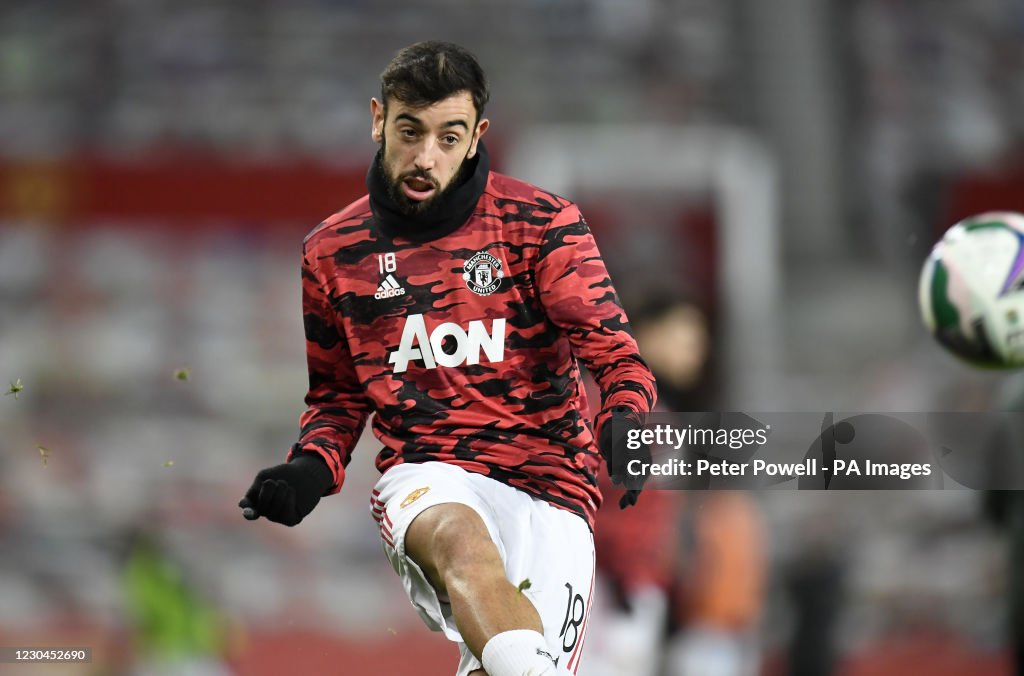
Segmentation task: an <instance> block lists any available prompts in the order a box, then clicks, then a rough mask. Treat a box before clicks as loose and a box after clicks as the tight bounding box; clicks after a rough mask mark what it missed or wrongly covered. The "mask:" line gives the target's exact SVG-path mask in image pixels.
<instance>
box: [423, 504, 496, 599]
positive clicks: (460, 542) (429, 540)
mask: <svg viewBox="0 0 1024 676" xmlns="http://www.w3.org/2000/svg"><path fill="white" fill-rule="evenodd" d="M406 553H407V554H408V555H409V556H410V557H411V558H412V559H413V560H414V561H416V563H417V564H419V565H420V567H422V568H424V570H425V572H427V573H428V575H430V576H431V577H432V578H435V579H432V580H431V581H432V582H435V581H436V582H439V583H441V584H442V585H444V583H445V581H446V580H447V579H448V578H450V577H451V576H456V577H458V576H461V575H463V574H473V575H480V574H481V573H483V572H485V571H486V569H487V567H488V566H489V564H495V565H497V566H498V567H499V569H500V570H501V571H502V572H503V571H504V566H503V565H502V563H501V557H500V556H499V554H498V549H497V547H496V546H495V544H494V541H493V540H491V536H490V533H489V532H488V531H487V526H486V525H485V524H484V522H483V520H482V519H481V518H480V515H479V514H477V513H476V511H474V510H473V509H472V508H470V507H467V506H466V505H462V504H458V503H445V504H440V505H435V506H434V507H431V508H430V509H427V510H425V511H424V512H423V513H422V514H420V515H419V516H418V517H416V519H415V520H414V521H413V522H412V524H411V525H410V526H409V531H408V533H407V534H406Z"/></svg>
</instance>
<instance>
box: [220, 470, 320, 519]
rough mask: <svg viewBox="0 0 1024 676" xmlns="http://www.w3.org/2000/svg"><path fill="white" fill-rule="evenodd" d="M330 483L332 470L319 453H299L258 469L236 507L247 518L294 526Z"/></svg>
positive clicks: (311, 509)
mask: <svg viewBox="0 0 1024 676" xmlns="http://www.w3.org/2000/svg"><path fill="white" fill-rule="evenodd" d="M333 483H334V477H333V476H332V475H331V470H330V469H329V468H328V467H327V463H325V462H324V461H323V460H322V459H321V458H320V456H318V455H315V454H313V453H301V454H298V455H296V456H295V457H294V458H292V461H291V462H288V463H284V464H281V465H275V466H274V467H268V468H267V469H265V470H262V471H260V472H259V474H257V475H256V479H255V480H253V482H252V485H251V486H250V487H249V490H247V491H246V492H245V497H243V498H242V499H241V500H239V501H238V506H239V507H241V508H242V515H243V516H244V517H245V518H246V519H249V520H255V519H258V518H260V517H261V516H263V517H266V518H267V519H270V520H271V521H276V522H277V523H283V524H284V525H286V526H294V525H296V524H298V523H299V522H301V521H302V520H303V519H304V518H306V515H308V514H309V513H310V512H312V511H313V508H314V507H316V505H317V503H318V502H320V498H321V497H323V495H324V494H325V493H326V492H327V491H328V490H329V489H330V487H331V485H332V484H333Z"/></svg>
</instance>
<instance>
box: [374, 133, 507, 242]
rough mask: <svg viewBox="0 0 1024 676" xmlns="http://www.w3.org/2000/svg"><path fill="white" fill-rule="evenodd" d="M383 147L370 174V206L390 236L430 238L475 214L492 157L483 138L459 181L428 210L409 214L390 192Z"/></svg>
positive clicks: (450, 231) (458, 178)
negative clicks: (384, 167)
mask: <svg viewBox="0 0 1024 676" xmlns="http://www.w3.org/2000/svg"><path fill="white" fill-rule="evenodd" d="M381 155H382V150H378V151H377V155H376V156H375V157H374V158H373V163H372V164H371V165H370V170H369V172H367V174H366V187H367V189H368V190H369V192H370V209H371V210H372V211H373V216H374V219H376V221H377V225H378V226H379V227H380V229H381V231H382V232H383V233H384V234H385V235H387V236H388V237H390V238H392V239H394V238H395V237H405V238H406V239H411V240H413V241H416V242H429V241H431V240H435V239H438V238H440V237H444V236H445V235H447V234H450V233H452V232H455V231H456V230H458V229H459V228H460V227H461V226H462V225H463V224H464V223H465V222H466V221H467V220H469V217H470V216H472V215H473V210H474V209H475V208H476V203H477V202H478V201H479V200H480V195H482V194H483V192H484V188H485V187H486V186H487V176H488V173H489V172H490V160H489V158H488V156H487V149H486V148H485V147H484V144H483V142H478V143H477V146H476V155H475V156H474V157H473V158H472V159H468V160H466V161H465V170H464V171H460V173H459V174H457V175H456V178H455V179H454V180H458V181H459V183H458V184H456V185H455V187H454V188H453V189H452V190H450V191H448V192H446V193H445V194H443V195H441V196H440V197H439V198H438V199H437V202H436V203H435V204H433V205H431V207H430V208H429V209H427V210H426V211H423V212H421V213H418V214H412V215H409V214H406V213H403V212H402V211H401V209H399V207H398V204H396V203H395V201H394V200H393V199H392V198H391V193H390V192H388V185H387V179H386V178H385V176H384V170H383V167H382V161H381V160H382V158H381Z"/></svg>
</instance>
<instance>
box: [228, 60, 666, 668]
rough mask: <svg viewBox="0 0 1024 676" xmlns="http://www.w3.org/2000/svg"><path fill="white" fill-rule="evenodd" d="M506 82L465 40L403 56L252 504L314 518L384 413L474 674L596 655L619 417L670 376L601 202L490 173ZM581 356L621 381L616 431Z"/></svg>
mask: <svg viewBox="0 0 1024 676" xmlns="http://www.w3.org/2000/svg"><path fill="white" fill-rule="evenodd" d="M487 100H488V90H487V84H486V81H485V77H484V73H483V71H482V69H481V68H480V66H479V64H478V63H477V61H476V59H475V58H474V57H473V56H472V55H471V54H470V53H469V52H467V51H466V50H464V49H463V48H461V47H459V46H457V45H454V44H451V43H444V42H436V41H428V42H421V43H417V44H415V45H412V46H410V47H407V48H405V49H403V50H401V51H400V52H399V53H398V54H397V55H396V56H395V57H394V59H393V60H392V61H391V63H390V64H389V65H388V66H387V68H386V69H385V71H384V73H383V74H382V76H381V99H380V100H377V99H372V100H371V106H370V110H371V122H372V125H371V133H372V137H373V139H374V140H375V141H377V142H378V143H379V144H380V150H379V152H378V154H377V156H376V158H375V159H374V161H373V164H372V166H371V168H370V170H369V173H368V175H367V187H368V188H369V194H368V195H367V196H365V197H363V198H361V199H360V200H358V201H356V202H354V203H353V204H352V205H350V206H348V207H347V208H345V209H344V210H342V211H341V212H338V213H337V214H335V215H334V216H332V217H330V218H329V219H328V220H326V221H324V222H323V223H321V224H320V225H319V226H318V227H317V228H316V229H315V230H314V231H313V232H312V233H311V234H310V235H309V236H308V237H307V238H306V241H305V247H304V258H303V265H302V280H303V313H304V317H305V329H306V338H307V355H308V362H309V381H310V387H309V393H308V395H307V397H306V403H307V405H308V409H307V410H306V412H305V413H304V414H303V416H302V419H301V428H302V429H301V434H300V439H299V442H298V443H297V444H295V445H294V447H293V448H292V450H291V452H290V453H289V454H288V461H287V462H286V463H284V464H281V465H277V466H274V467H271V468H268V469H265V470H263V471H261V472H260V473H259V474H258V475H257V476H256V478H255V480H254V481H253V483H252V486H251V487H250V488H249V489H248V491H247V492H246V494H245V497H244V498H243V499H242V500H241V501H240V503H239V506H240V507H242V508H243V510H244V514H245V516H246V518H250V519H255V518H258V517H259V516H264V517H266V518H268V519H270V520H272V521H276V522H279V523H283V524H285V525H288V526H294V525H296V524H298V523H299V522H301V521H302V519H303V518H304V517H305V516H306V515H308V514H309V513H310V512H311V511H312V509H313V508H314V507H315V506H316V504H317V503H318V502H319V500H320V498H321V497H322V496H324V495H327V494H331V493H334V492H337V491H338V490H340V488H341V485H342V483H343V482H344V479H345V467H346V466H347V465H348V462H349V460H350V457H351V451H352V448H353V446H354V445H355V442H356V440H357V439H358V437H359V434H360V432H361V431H362V428H363V426H364V425H365V423H366V420H367V418H368V416H369V414H370V413H371V412H374V413H376V416H375V418H374V423H373V430H374V432H375V434H376V436H377V437H378V438H379V439H380V440H381V442H382V443H383V444H384V449H383V450H382V451H381V453H380V455H379V456H378V458H377V468H378V469H379V470H380V471H381V472H382V474H383V476H382V477H381V479H380V481H379V482H378V483H377V486H376V487H375V489H374V490H373V494H372V498H371V511H372V514H373V516H374V518H375V520H376V521H377V522H378V524H379V527H380V531H379V532H380V538H381V540H382V542H383V546H384V551H385V553H386V555H387V557H388V560H389V562H390V563H391V564H392V567H393V568H394V569H395V572H396V573H397V574H398V575H399V576H400V577H401V578H402V583H403V586H404V588H405V590H406V592H407V593H408V595H409V598H410V600H411V602H412V603H413V605H414V606H415V607H416V609H417V611H418V612H419V613H420V616H421V617H422V619H423V620H424V622H425V623H426V624H427V626H429V627H430V628H431V629H433V630H435V631H443V632H444V634H445V636H446V637H447V638H448V639H449V640H451V641H453V642H455V643H456V644H457V645H458V646H459V651H460V654H461V658H460V662H459V666H458V671H457V673H458V674H459V676H465V675H466V674H473V675H474V676H478V675H480V674H484V673H485V672H484V670H485V669H486V673H487V674H489V675H490V676H523V675H526V674H530V675H533V676H542V675H544V674H556V673H558V674H568V673H575V672H576V671H577V670H578V668H579V664H580V655H581V646H582V644H583V639H584V636H585V632H586V623H587V618H588V615H589V610H590V606H591V593H592V589H593V578H594V549H593V537H592V534H591V528H592V524H593V519H594V517H595V513H596V511H597V508H598V506H599V505H600V502H601V494H600V491H599V489H598V486H597V479H596V473H597V469H598V466H599V464H600V458H601V456H602V455H603V456H604V457H605V458H606V459H607V460H608V461H609V462H611V459H612V456H611V450H612V446H613V436H612V422H613V421H614V422H615V426H616V428H617V432H616V433H617V434H618V432H619V431H623V430H627V429H631V428H635V427H636V426H638V425H639V419H640V416H641V415H642V414H645V413H646V412H648V411H649V410H650V408H651V406H653V403H654V395H655V391H654V380H653V378H652V376H651V373H650V371H649V370H648V368H647V366H646V365H645V363H644V362H643V360H642V359H641V358H640V355H639V353H638V350H637V346H636V343H635V341H634V340H633V338H632V336H631V335H630V332H629V325H628V323H627V320H626V316H625V313H624V312H623V310H622V307H621V305H620V303H619V301H618V298H617V296H616V294H615V292H614V290H613V288H612V285H611V281H610V279H609V277H608V274H607V272H606V269H605V266H604V263H603V261H602V259H601V257H600V255H599V253H598V251H597V248H596V246H595V244H594V240H593V237H592V235H591V234H590V231H589V228H588V227H587V224H586V222H585V221H584V220H583V217H582V216H581V215H580V212H579V209H578V208H577V207H576V206H575V205H574V204H572V203H571V202H568V201H567V200H565V199H562V198H560V197H557V196H555V195H552V194H550V193H546V192H544V191H542V190H540V189H538V188H536V187H534V186H531V185H528V184H526V183H523V182H521V181H518V180H515V179H512V178H509V177H506V176H502V175H500V174H497V173H494V172H491V171H490V169H489V165H488V155H487V151H486V149H485V148H484V146H483V144H482V143H481V137H482V136H483V135H484V133H485V132H486V131H487V129H488V126H489V121H488V120H487V119H486V118H483V116H482V115H483V109H484V104H485V103H486V102H487ZM577 358H578V359H580V360H581V361H582V362H583V363H584V364H585V365H586V366H587V367H588V368H589V369H590V371H591V372H592V373H593V374H594V377H595V379H596V381H597V383H598V386H599V387H600V390H601V399H602V406H601V411H600V412H599V413H598V415H597V425H596V432H597V433H596V435H595V434H593V432H592V431H591V427H590V426H589V425H588V424H587V421H586V418H585V416H584V415H583V413H582V412H581V407H582V406H583V405H584V401H583V397H582V384H581V383H580V372H579V369H578V367H577V364H576V359H577ZM595 436H596V438H597V440H598V443H597V444H595ZM620 450H622V452H623V453H624V449H620ZM599 451H600V454H599ZM618 457H619V459H620V460H624V458H622V456H621V455H620V456H618ZM623 464H624V463H623ZM638 492H639V491H638V490H632V491H629V492H628V493H626V494H625V495H624V496H623V498H622V501H621V506H622V507H626V506H629V505H631V504H633V503H635V502H636V499H637V494H638Z"/></svg>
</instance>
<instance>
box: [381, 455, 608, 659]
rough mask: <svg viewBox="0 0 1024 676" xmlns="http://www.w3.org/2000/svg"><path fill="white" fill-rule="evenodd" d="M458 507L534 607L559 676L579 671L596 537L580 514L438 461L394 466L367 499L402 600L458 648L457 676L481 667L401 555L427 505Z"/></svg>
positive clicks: (447, 610)
mask: <svg viewBox="0 0 1024 676" xmlns="http://www.w3.org/2000/svg"><path fill="white" fill-rule="evenodd" d="M446 502H457V503H460V504H463V505H466V506H468V507H470V508H472V509H473V510H474V511H475V512H476V513H477V514H479V515H480V518H481V519H483V522H484V524H485V525H486V526H487V531H488V533H490V535H491V539H492V540H493V541H494V544H495V545H497V547H498V552H499V554H500V555H501V559H502V561H504V562H505V575H506V576H507V577H508V579H509V581H510V582H511V583H512V584H514V585H516V586H519V585H520V584H522V583H523V582H524V581H525V580H529V588H527V589H524V591H523V593H524V594H526V596H527V598H529V599H530V601H531V602H533V605H534V606H535V607H536V608H537V612H538V613H539V614H540V618H541V622H542V623H543V624H544V637H545V638H546V639H547V642H548V646H549V648H550V649H551V654H552V655H554V656H556V657H557V658H558V669H559V673H562V674H575V673H576V671H577V670H578V669H579V664H580V655H581V652H582V645H583V640H584V638H585V634H586V628H587V618H588V616H589V614H590V606H591V597H592V595H593V591H594V537H593V535H592V534H591V532H590V529H589V528H588V527H587V524H586V522H585V521H584V520H583V519H582V518H580V517H579V516H577V515H575V514H573V513H571V512H568V511H565V510H563V509H559V508H557V507H553V506H552V505H550V504H548V503H547V502H544V501H543V500H538V499H536V498H534V497H532V496H530V495H528V494H527V493H524V492H523V491H520V490H517V489H515V488H512V487H511V486H507V485H505V484H503V483H501V482H500V481H496V480H494V479H491V478H488V477H486V476H484V475H482V474H475V473H473V472H467V471H466V470H464V469H462V468H461V467H458V466H456V465H450V464H447V463H443V462H427V463H417V464H411V463H410V464H402V465H396V466H394V467H392V468H391V469H389V470H388V471H387V472H385V473H384V474H383V476H381V478H380V481H378V482H377V486H376V487H375V488H374V490H373V496H372V497H371V498H370V510H371V513H372V514H373V518H374V520H375V521H376V522H377V523H378V525H379V527H380V537H381V541H382V542H383V544H384V553H385V554H387V557H388V561H390V562H391V566H392V568H394V569H395V572H396V573H398V575H399V576H400V577H401V578H402V584H403V586H404V587H405V591H406V594H408V595H409V600H410V601H411V602H412V605H413V607H414V608H416V611H417V612H418V613H419V614H420V617H421V618H423V621H424V622H425V623H426V625H427V626H428V627H430V629H432V630H433V631H442V632H444V635H445V636H446V637H448V639H449V640H450V641H455V642H456V643H458V644H459V651H460V652H461V654H462V659H461V660H460V662H459V669H458V671H457V672H456V676H465V675H466V674H468V673H469V672H471V671H473V670H474V669H481V668H482V666H481V664H480V660H478V659H477V658H476V657H474V656H473V654H472V653H471V652H470V651H469V649H468V648H467V647H466V644H465V642H464V641H463V640H462V635H461V634H460V633H459V629H458V627H456V626H455V618H454V617H453V615H452V608H451V605H450V604H449V603H448V602H447V600H448V599H447V598H444V597H441V598H439V596H438V594H437V592H436V591H435V590H434V588H433V586H431V584H430V583H429V582H428V581H427V578H426V576H425V575H424V573H423V571H422V570H421V569H420V567H419V566H418V565H417V564H416V563H415V562H414V561H412V560H411V559H410V558H408V557H407V556H406V555H405V533H406V530H407V529H408V528H409V524H411V523H412V521H413V519H415V518H416V517H417V516H418V515H419V514H420V513H422V512H423V511H424V510H425V509H427V508H428V507H433V506H434V505H439V504H442V503H446Z"/></svg>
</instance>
